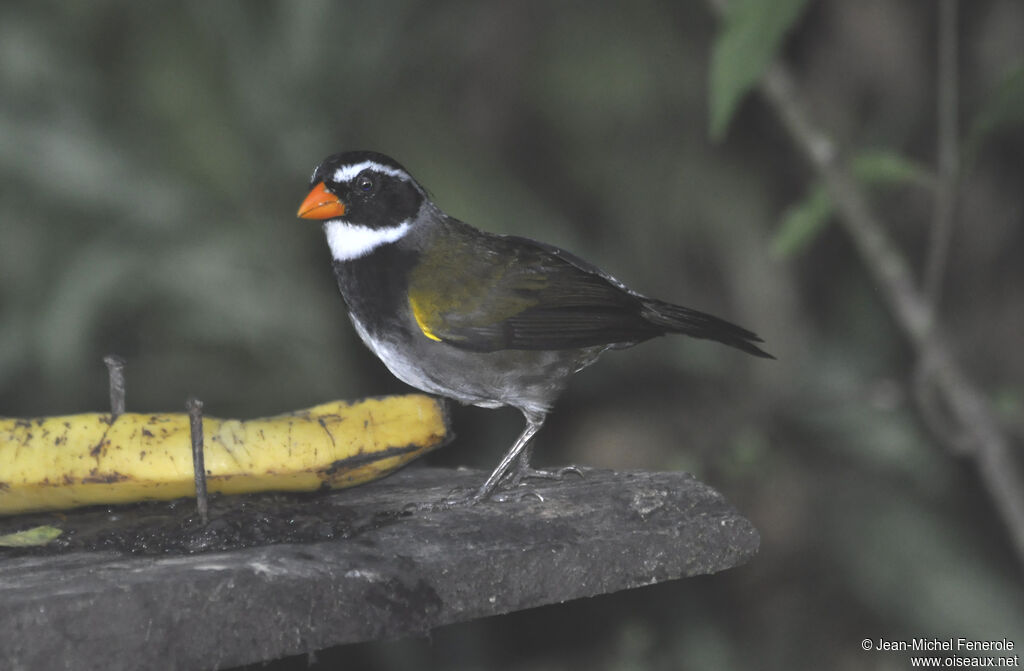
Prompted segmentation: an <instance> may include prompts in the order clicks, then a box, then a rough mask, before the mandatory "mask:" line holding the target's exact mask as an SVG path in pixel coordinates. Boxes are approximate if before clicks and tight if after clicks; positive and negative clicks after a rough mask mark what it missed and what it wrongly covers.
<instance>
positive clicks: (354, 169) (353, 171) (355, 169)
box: [334, 161, 412, 183]
mask: <svg viewBox="0 0 1024 671" xmlns="http://www.w3.org/2000/svg"><path fill="white" fill-rule="evenodd" d="M366 169H371V170H375V171H377V172H379V173H383V174H385V175H391V176H392V177H397V178H398V179H403V180H405V181H407V182H408V181H411V180H412V178H411V177H409V173H407V172H406V171H404V170H399V169H398V168H392V167H391V166H387V165H382V164H380V163H377V162H376V161H363V162H362V163H355V164H353V165H346V166H342V167H341V168H338V169H337V170H335V171H334V181H335V182H338V183H341V182H348V181H349V180H351V179H352V178H353V177H355V176H356V175H358V174H359V173H361V172H362V171H364V170H366Z"/></svg>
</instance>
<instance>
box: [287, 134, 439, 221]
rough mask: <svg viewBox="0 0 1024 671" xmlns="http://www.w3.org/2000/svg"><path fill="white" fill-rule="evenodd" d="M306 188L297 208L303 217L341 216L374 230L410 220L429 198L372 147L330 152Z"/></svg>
mask: <svg viewBox="0 0 1024 671" xmlns="http://www.w3.org/2000/svg"><path fill="white" fill-rule="evenodd" d="M310 187H312V190H311V191H310V193H309V195H308V196H307V197H306V200H305V201H304V202H303V203H302V205H301V206H300V207H299V216H300V217H302V218H303V219H320V220H323V219H344V220H345V221H346V222H348V223H351V224H356V225H359V226H365V227H367V228H374V229H375V228H390V227H393V226H395V225H397V224H399V223H400V222H404V221H411V220H412V219H413V218H414V217H415V216H416V213H417V212H419V209H420V206H421V205H422V204H423V202H424V201H425V200H426V199H427V195H426V192H424V190H423V188H422V187H421V186H420V185H419V184H417V183H416V180H414V179H413V178H412V176H411V175H410V174H409V172H408V171H407V170H406V169H405V168H403V167H402V166H401V164H399V163H398V161H396V160H394V159H393V158H390V157H388V156H385V155H384V154H378V153H377V152H373V151H348V152H343V153H341V154H332V155H330V156H328V157H327V158H325V159H324V160H323V161H322V162H321V163H320V165H318V166H317V167H316V170H314V171H313V176H312V177H311V178H310Z"/></svg>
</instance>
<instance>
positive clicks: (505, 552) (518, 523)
mask: <svg viewBox="0 0 1024 671" xmlns="http://www.w3.org/2000/svg"><path fill="white" fill-rule="evenodd" d="M484 476H485V474H484V473H480V472H474V471H463V470H460V471H452V470H444V469H433V468H413V469H407V470H405V471H403V472H400V473H398V474H396V475H394V476H392V477H390V478H387V479H385V480H383V481H380V482H376V483H372V484H370V485H366V486H363V487H358V488H354V489H350V490H343V491H338V492H330V493H326V494H324V495H322V496H316V497H309V496H306V497H299V498H289V499H288V501H289V502H290V503H289V505H290V506H291V507H288V506H284V507H280V508H275V510H280V511H282V512H281V514H283V515H286V516H287V515H292V516H294V514H295V510H296V508H295V506H299V507H301V508H302V509H303V510H305V514H306V515H307V518H308V516H310V515H312V516H313V518H319V519H322V520H325V524H326V525H327V526H326V527H324V528H325V529H326V530H327V531H324V533H325V534H326V535H330V536H335V537H334V538H333V539H332V540H328V541H318V542H317V541H313V542H301V543H300V542H289V543H282V544H272V545H267V544H264V545H258V546H253V547H247V548H241V549H229V550H218V551H215V552H205V553H202V554H192V555H187V554H184V555H183V554H180V553H179V554H177V555H175V556H167V555H162V556H152V555H148V556H147V555H140V554H130V553H126V552H123V551H121V552H111V551H95V550H93V551H82V550H71V551H65V552H61V553H57V554H50V555H45V556H43V555H39V556H25V555H21V556H12V554H11V553H10V552H7V553H6V554H4V553H0V604H2V606H0V660H2V661H3V663H2V664H0V666H2V667H3V668H4V669H38V668H46V669H59V668H76V669H104V670H107V671H110V670H115V669H139V668H147V669H160V668H190V669H192V668H218V667H225V666H233V665H238V664H243V663H249V662H254V661H259V660H266V659H274V658H278V657H281V656H284V655H290V654H296V653H301V652H306V651H313V650H318V649H322V648H325V647H329V646H333V645H338V644H342V643H350V642H357V641H366V640H373V639H386V638H395V637H402V636H409V635H416V634H421V633H424V632H426V631H428V630H430V629H431V628H433V627H437V626H439V625H443V624H448V623H453V622H459V621H465V620H470V619H473V618H478V617H484V616H488V615H495V614H500V613H507V612H510V611H514V610H518V609H523V608H530V607H533V606H540V605H544V604H550V603H556V602H561V601H566V600H569V599H576V598H580V597H585V596H594V595H598V594H604V593H609V592H615V591H618V590H623V589H629V588H631V587H637V586H640V585H648V584H651V583H655V582H659V581H664V580H673V579H676V578H681V577H686V576H693V575H700V574H707V573H714V572H717V571H721V570H724V569H727V568H730V567H732V566H736V565H738V564H741V563H743V562H745V561H746V560H748V559H749V558H750V557H751V556H752V555H753V554H755V553H756V552H757V548H758V543H759V537H758V534H757V531H756V530H755V529H754V528H753V526H752V525H751V523H750V522H749V521H747V520H746V519H744V518H743V517H741V516H740V515H739V514H738V513H737V512H736V511H735V510H734V509H733V508H732V506H730V505H729V503H728V502H726V501H725V499H724V498H723V497H722V496H721V495H720V494H718V493H717V492H716V491H714V490H713V489H711V488H710V487H708V486H706V485H704V484H702V483H700V482H698V481H697V480H695V479H694V478H693V477H692V476H690V475H688V474H685V473H644V472H630V473H613V472H609V471H585V477H583V478H578V477H574V476H572V475H569V476H567V477H565V478H564V479H563V480H561V481H558V482H550V483H547V482H545V483H541V484H540V485H538V486H536V487H535V488H534V489H535V491H536V492H537V493H538V494H539V495H540V496H541V497H543V499H544V500H543V501H541V500H539V499H538V498H537V497H525V498H522V499H521V500H515V501H506V502H490V503H485V504H481V505H476V506H460V507H455V508H451V509H446V510H432V511H426V510H422V509H417V508H412V507H410V506H412V505H413V504H419V503H423V502H425V501H435V500H442V499H443V498H445V497H446V496H447V495H448V494H449V492H450V491H451V490H452V489H453V488H459V487H461V488H464V489H467V490H468V489H469V488H470V487H472V486H475V485H477V484H479V483H480V482H481V481H482V479H483V477H484ZM238 500H239V499H230V498H229V499H219V500H215V503H217V505H214V506H213V507H212V510H211V516H212V517H214V518H215V519H214V521H213V522H212V523H211V526H210V527H208V528H207V529H206V531H205V532H204V533H206V534H207V536H206V540H207V541H210V540H211V539H213V540H216V538H215V536H216V535H217V533H218V527H217V520H216V518H217V516H218V514H221V515H227V514H226V513H225V511H226V510H229V509H230V507H231V506H234V505H238V504H237V503H236V502H237V501H238ZM161 505H165V504H161ZM104 514H106V513H104ZM266 514H267V513H266V512H261V513H260V515H264V516H265V515H266ZM271 514H275V513H271ZM131 515H132V511H131V509H123V510H121V511H119V512H118V513H117V515H116V518H117V520H123V519H124V518H126V517H131ZM108 517H109V515H108ZM339 519H340V520H344V521H345V524H344V532H343V533H337V529H338V527H337V525H334V526H332V524H334V522H336V521H337V520H339ZM290 520H291V518H290V517H284V518H282V520H279V521H283V522H285V523H288V522H289V521H290ZM75 523H76V518H75V517H74V516H73V515H72V516H70V517H69V518H68V520H67V522H66V523H65V527H66V528H74V525H75ZM303 524H304V525H308V519H306V520H305V521H304V522H303ZM223 533H225V534H227V532H223ZM227 535H230V534H227ZM338 536H341V537H338ZM200 546H205V547H221V546H219V545H217V544H216V543H206V544H203V543H200V544H199V545H197V547H200ZM150 549H152V548H150Z"/></svg>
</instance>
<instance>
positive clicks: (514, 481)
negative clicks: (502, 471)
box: [505, 442, 583, 487]
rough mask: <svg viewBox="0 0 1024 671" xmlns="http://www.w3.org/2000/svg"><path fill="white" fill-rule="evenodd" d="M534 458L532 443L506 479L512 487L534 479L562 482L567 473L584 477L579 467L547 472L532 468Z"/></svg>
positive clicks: (567, 467)
mask: <svg viewBox="0 0 1024 671" xmlns="http://www.w3.org/2000/svg"><path fill="white" fill-rule="evenodd" d="M532 457H533V443H532V442H531V443H530V444H529V445H527V446H526V449H524V450H523V451H522V453H521V454H520V455H519V459H518V460H517V461H516V467H515V468H514V469H513V470H510V471H509V472H508V473H507V474H506V475H505V477H506V478H507V480H508V484H509V486H510V487H517V486H519V485H520V484H522V482H523V480H526V479H534V480H561V479H562V476H564V475H565V474H566V473H574V474H576V475H578V476H580V477H581V478H582V477H583V471H582V470H580V467H579V466H571V465H570V466H563V467H561V468H557V469H555V470H553V471H546V470H543V469H540V468H533V467H532V466H530V459H531V458H532Z"/></svg>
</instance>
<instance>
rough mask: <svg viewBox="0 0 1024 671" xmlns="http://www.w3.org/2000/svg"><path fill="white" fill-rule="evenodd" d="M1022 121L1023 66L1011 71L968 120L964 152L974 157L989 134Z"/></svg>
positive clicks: (1017, 124)
mask: <svg viewBox="0 0 1024 671" xmlns="http://www.w3.org/2000/svg"><path fill="white" fill-rule="evenodd" d="M1022 124H1024V66H1020V67H1017V68H1014V69H1012V70H1010V71H1009V72H1008V73H1007V74H1006V76H1005V77H1004V78H1003V80H1002V81H1001V82H1000V83H999V86H997V87H996V90H995V91H993V92H992V94H991V95H990V96H989V97H988V98H987V99H986V100H985V102H984V103H983V104H982V106H981V109H980V110H978V113H977V114H976V115H975V116H974V119H973V120H972V121H971V125H970V130H969V131H968V133H967V140H966V142H965V143H964V144H965V154H966V155H967V156H968V157H973V156H974V155H975V154H977V152H978V150H979V149H980V148H981V145H982V144H983V143H984V142H985V140H986V139H988V138H989V137H990V136H992V135H994V134H996V133H998V132H1000V131H1003V130H1006V129H1008V128H1012V127H1014V126H1020V125H1022Z"/></svg>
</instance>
